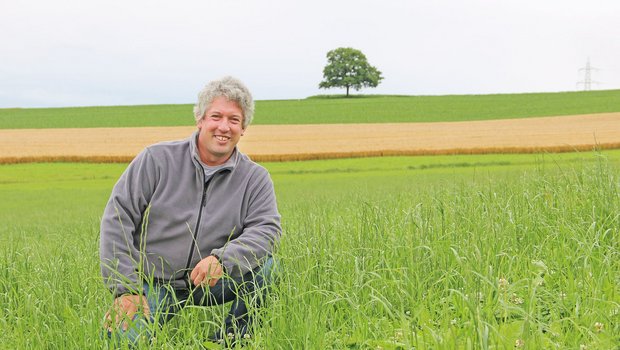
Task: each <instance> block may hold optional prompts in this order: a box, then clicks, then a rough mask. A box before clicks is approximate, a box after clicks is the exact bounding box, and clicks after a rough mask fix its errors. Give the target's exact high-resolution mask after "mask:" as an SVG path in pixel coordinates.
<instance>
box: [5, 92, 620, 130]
mask: <svg viewBox="0 0 620 350" xmlns="http://www.w3.org/2000/svg"><path fill="white" fill-rule="evenodd" d="M605 112H620V90H600V91H580V92H557V93H528V94H495V95H446V96H384V95H363V96H354V97H352V98H344V97H343V96H333V95H332V96H313V97H310V98H307V99H301V100H263V101H257V102H256V116H255V119H254V122H253V123H254V124H325V123H388V122H394V123H399V122H439V121H467V120H487V119H510V118H527V117H542V116H556V115H574V114H589V113H605ZM182 125H193V116H192V105H191V104H178V105H142V106H107V107H70V108H5V109H0V129H27V128H89V127H132V126H182Z"/></svg>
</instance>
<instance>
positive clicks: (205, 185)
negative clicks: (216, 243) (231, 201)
mask: <svg viewBox="0 0 620 350" xmlns="http://www.w3.org/2000/svg"><path fill="white" fill-rule="evenodd" d="M200 168H201V170H202V180H203V181H202V198H201V199H200V206H199V207H198V220H197V221H196V227H195V228H194V234H193V237H192V244H191V245H190V249H189V256H188V257H187V263H186V264H185V275H184V276H183V281H185V286H186V288H187V289H190V288H191V281H190V280H189V266H190V264H191V262H192V258H193V257H194V248H196V239H197V238H198V230H199V229H200V220H201V219H202V211H203V208H204V206H205V205H206V204H207V189H208V188H209V183H210V182H211V179H213V175H211V178H209V180H207V182H206V183H205V181H204V176H205V175H204V173H205V172H204V169H203V168H202V165H200ZM214 175H215V174H214Z"/></svg>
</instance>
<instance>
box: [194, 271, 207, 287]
mask: <svg viewBox="0 0 620 350" xmlns="http://www.w3.org/2000/svg"><path fill="white" fill-rule="evenodd" d="M204 279H205V274H204V273H202V272H199V273H198V274H196V278H194V285H195V286H199V285H200V283H202V281H203V280H204Z"/></svg>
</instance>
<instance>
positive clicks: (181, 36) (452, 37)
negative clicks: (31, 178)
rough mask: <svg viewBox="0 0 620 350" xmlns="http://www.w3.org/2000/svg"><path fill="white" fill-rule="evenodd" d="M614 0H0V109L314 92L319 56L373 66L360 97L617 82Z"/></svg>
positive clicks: (619, 60) (611, 85) (619, 55)
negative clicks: (223, 84) (218, 87)
mask: <svg viewBox="0 0 620 350" xmlns="http://www.w3.org/2000/svg"><path fill="white" fill-rule="evenodd" d="M619 22H620V1H618V0H583V1H577V0H433V1H431V0H397V1H390V0H381V1H365V0H343V1H341V0H307V1H293V0H274V1H270V0H263V1H257V0H225V1H224V0H223V1H209V0H201V1H198V0H187V1H182V0H181V1H170V0H167V1H158V0H150V1H143V0H122V1H120V0H106V1H100V0H53V1H49V0H19V1H12V0H0V108H3V107H48V106H50V107H55V106H90V105H126V104H161V103H193V102H194V99H195V97H196V95H197V93H198V91H199V90H200V89H201V88H202V86H204V84H205V83H206V82H208V81H209V80H211V79H215V78H218V77H221V76H223V75H228V74H230V75H234V76H236V77H238V78H240V79H241V80H243V81H245V82H246V84H247V85H248V86H249V87H250V89H251V90H252V92H253V93H254V97H255V98H256V99H259V100H264V99H294V98H305V97H308V96H311V95H316V94H321V93H323V94H324V93H332V94H333V93H343V92H344V90H342V89H330V90H320V89H318V84H319V82H320V81H321V79H322V74H323V73H322V71H323V67H324V66H325V64H326V62H327V61H326V57H325V55H326V53H327V51H329V50H331V49H334V48H337V47H353V48H356V49H359V50H361V51H362V52H363V53H364V54H366V57H367V58H368V61H369V62H370V64H372V65H374V66H376V67H377V68H378V69H379V70H380V71H381V72H383V76H384V78H385V79H384V80H383V82H382V83H381V85H379V87H378V88H375V89H364V90H362V91H361V92H362V93H373V94H375V93H376V94H407V95H444V94H482V93H485V94H486V93H512V92H542V91H570V90H577V89H578V88H580V87H578V86H577V82H579V81H582V80H584V72H583V71H582V72H580V71H579V69H580V68H583V67H585V65H586V61H587V59H588V58H590V61H591V64H592V66H593V67H596V68H599V70H596V71H593V72H592V80H593V81H598V82H600V84H593V85H592V87H593V89H618V88H620V24H618V23H619Z"/></svg>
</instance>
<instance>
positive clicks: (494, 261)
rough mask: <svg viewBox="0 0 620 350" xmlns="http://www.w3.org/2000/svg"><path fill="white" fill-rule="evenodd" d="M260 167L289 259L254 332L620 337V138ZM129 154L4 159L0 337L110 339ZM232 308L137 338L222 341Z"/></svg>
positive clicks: (596, 341) (280, 337)
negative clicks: (111, 259)
mask: <svg viewBox="0 0 620 350" xmlns="http://www.w3.org/2000/svg"><path fill="white" fill-rule="evenodd" d="M264 165H265V166H266V167H267V168H268V169H269V170H270V172H271V174H272V178H273V180H274V183H275V186H276V191H277V194H278V203H279V207H280V211H281V213H282V216H283V227H284V230H285V234H284V236H283V239H282V243H281V246H280V249H279V251H278V253H277V258H278V259H279V260H280V261H281V264H282V266H283V269H282V275H281V279H280V282H279V283H278V284H277V285H276V286H275V288H274V291H273V293H272V295H271V300H270V307H269V308H267V309H265V312H264V313H263V314H262V318H263V320H264V327H263V328H259V329H257V330H256V331H257V332H256V336H255V338H254V339H253V340H252V341H250V342H249V343H247V348H249V349H412V348H415V349H431V348H433V349H444V348H449V349H470V348H481V349H513V348H515V345H519V346H518V347H523V348H525V349H543V348H561V349H579V348H580V347H581V348H584V347H585V348H587V349H612V348H615V347H617V344H619V343H620V275H619V271H620V241H619V240H618V237H619V234H620V214H619V213H620V200H619V198H620V197H619V195H620V178H619V177H618V175H617V174H618V170H620V151H605V152H603V153H580V154H575V153H573V154H568V153H566V154H560V155H557V154H546V155H484V156H435V157H386V158H365V159H342V160H325V161H308V162H291V163H265V164H264ZM125 166H126V165H125V164H74V163H55V164H17V165H2V166H0V198H2V201H0V222H2V225H1V226H0V305H2V314H3V317H1V318H0V330H2V331H1V332H0V344H1V345H0V348H6V349H42V348H50V347H51V348H63V349H64V348H70V349H73V348H80V349H83V348H103V347H104V346H105V343H104V340H103V339H102V337H101V333H100V325H101V323H100V321H101V319H102V316H103V314H104V312H105V310H106V309H107V307H108V306H109V305H110V302H111V297H110V295H109V294H108V292H107V291H106V290H105V289H104V287H103V284H102V282H101V280H100V276H99V269H98V225H99V218H100V215H101V213H102V210H103V207H104V205H105V202H106V201H107V197H108V196H109V193H110V190H111V187H112V186H113V184H114V182H115V181H116V179H117V178H118V176H119V175H120V173H121V172H122V171H123V169H124V168H125ZM222 310H223V309H222V308H217V307H213V308H192V309H186V310H184V311H183V312H182V313H181V314H180V315H178V316H177V317H175V319H173V320H172V321H171V322H170V323H169V324H167V325H166V327H165V328H164V329H163V330H162V331H161V332H159V333H158V334H157V336H156V338H155V339H154V342H155V343H154V344H151V346H149V345H148V344H143V346H141V347H140V348H145V349H146V348H163V349H194V348H197V347H198V345H199V344H200V345H204V346H206V347H208V348H212V347H213V344H208V343H205V341H204V339H205V338H206V336H207V335H208V334H209V333H210V331H212V330H213V329H214V327H215V325H217V322H218V320H220V319H221V318H222ZM582 346H583V347H582Z"/></svg>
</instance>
